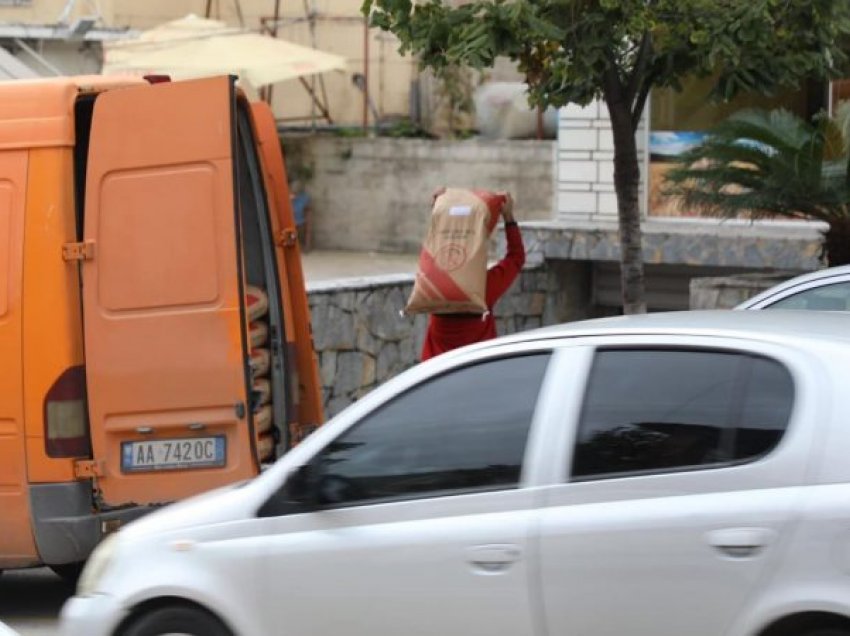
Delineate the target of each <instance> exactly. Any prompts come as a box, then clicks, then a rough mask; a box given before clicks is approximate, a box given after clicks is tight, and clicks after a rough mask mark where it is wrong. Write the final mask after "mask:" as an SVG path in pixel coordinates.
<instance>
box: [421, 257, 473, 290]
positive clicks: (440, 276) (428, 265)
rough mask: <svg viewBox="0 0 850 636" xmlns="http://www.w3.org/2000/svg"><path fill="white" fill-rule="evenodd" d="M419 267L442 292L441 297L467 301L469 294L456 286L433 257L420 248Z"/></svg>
mask: <svg viewBox="0 0 850 636" xmlns="http://www.w3.org/2000/svg"><path fill="white" fill-rule="evenodd" d="M419 269H420V270H421V271H422V274H423V275H425V276H426V277H428V280H429V281H430V282H431V283H432V284H433V285H434V286H435V287H436V288H437V290H438V291H439V292H440V294H442V296H443V298H445V299H446V300H452V301H468V300H469V295H468V294H467V293H466V292H465V291H463V290H462V289H461V288H460V287H458V285H457V283H456V282H454V280H453V279H452V277H451V276H449V275H448V274H447V273H446V272H444V271H443V270H442V269H440V266H439V265H437V262H436V261H435V260H434V257H433V256H431V254H429V253H428V252H427V251H426V250H422V253H421V254H420V256H419Z"/></svg>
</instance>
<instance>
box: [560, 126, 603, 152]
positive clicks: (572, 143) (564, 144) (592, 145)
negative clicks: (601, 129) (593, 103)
mask: <svg viewBox="0 0 850 636" xmlns="http://www.w3.org/2000/svg"><path fill="white" fill-rule="evenodd" d="M598 143H599V142H598V139H597V133H596V131H595V130H592V129H586V130H585V129H578V128H570V129H567V130H561V132H560V134H559V135H558V149H559V150H562V151H563V150H567V151H574V150H597V149H598V148H599V145H598Z"/></svg>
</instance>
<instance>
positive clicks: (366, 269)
mask: <svg viewBox="0 0 850 636" xmlns="http://www.w3.org/2000/svg"><path fill="white" fill-rule="evenodd" d="M418 260H419V257H418V255H417V254H384V253H378V252H343V251H330V250H311V251H309V252H307V253H306V254H303V255H302V262H303V263H304V277H305V278H306V280H307V284H308V285H309V284H310V283H317V282H322V281H328V280H333V279H337V278H361V277H363V276H380V275H382V274H414V273H415V272H416V264H417V262H418Z"/></svg>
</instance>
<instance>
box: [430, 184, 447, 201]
mask: <svg viewBox="0 0 850 636" xmlns="http://www.w3.org/2000/svg"><path fill="white" fill-rule="evenodd" d="M445 191H446V186H440V187H439V188H437V189H436V190H434V192H432V193H431V205H432V206H433V205H434V203H436V202H437V197H438V196H440V195H441V194H443V192H445Z"/></svg>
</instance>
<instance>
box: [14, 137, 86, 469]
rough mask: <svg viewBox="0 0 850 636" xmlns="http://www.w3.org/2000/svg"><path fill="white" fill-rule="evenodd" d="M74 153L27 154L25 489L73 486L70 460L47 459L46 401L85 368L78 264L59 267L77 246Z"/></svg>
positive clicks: (54, 150)
mask: <svg viewBox="0 0 850 636" xmlns="http://www.w3.org/2000/svg"><path fill="white" fill-rule="evenodd" d="M73 182H74V173H73V158H72V151H71V148H69V147H64V148H43V149H36V150H33V151H31V152H30V164H29V178H28V190H27V191H28V197H27V212H26V246H25V250H24V271H25V272H26V275H25V276H24V298H26V299H27V304H26V308H25V320H24V338H23V340H24V351H25V352H26V364H25V365H24V386H25V391H24V398H25V412H26V431H27V471H28V475H29V480H30V483H56V482H73V481H74V469H73V460H72V459H66V458H51V457H48V456H47V454H46V452H45V441H44V424H45V423H44V400H45V397H46V396H47V392H48V391H49V389H50V387H51V386H52V385H53V383H54V382H56V380H57V379H58V378H59V376H61V375H62V373H63V372H64V371H65V370H67V369H69V368H70V367H74V366H77V365H81V364H83V327H82V319H81V307H80V281H79V273H78V264H77V263H76V262H66V261H64V260H63V259H62V245H63V244H64V243H69V242H73V241H75V240H76V229H75V222H74V201H73V191H72V186H71V184H72V183H73Z"/></svg>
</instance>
